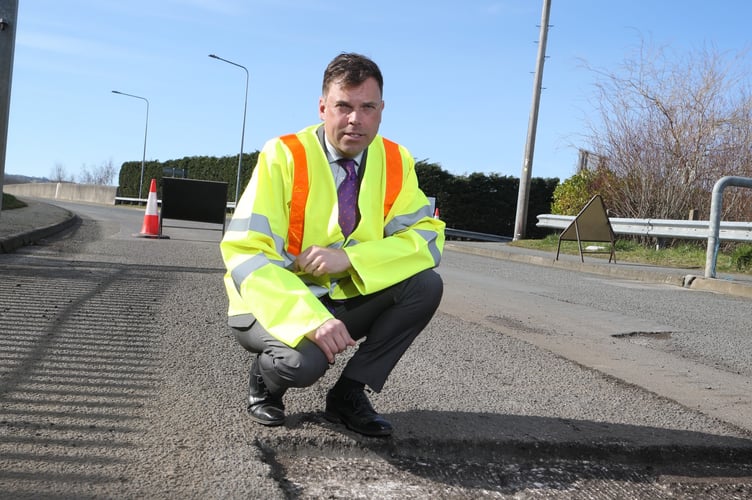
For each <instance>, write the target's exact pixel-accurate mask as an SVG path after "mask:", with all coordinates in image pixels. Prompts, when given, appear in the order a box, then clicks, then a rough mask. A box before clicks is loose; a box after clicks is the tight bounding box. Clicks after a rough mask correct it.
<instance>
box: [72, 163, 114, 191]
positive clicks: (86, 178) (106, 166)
mask: <svg viewBox="0 0 752 500" xmlns="http://www.w3.org/2000/svg"><path fill="white" fill-rule="evenodd" d="M116 173H117V172H116V170H115V167H114V166H113V164H112V160H108V161H106V162H104V163H102V164H101V165H100V166H98V167H92V168H89V167H87V166H86V165H84V166H82V167H81V173H80V174H79V175H78V182H80V183H81V184H96V185H98V186H109V185H111V184H112V182H113V181H114V180H115V174H116Z"/></svg>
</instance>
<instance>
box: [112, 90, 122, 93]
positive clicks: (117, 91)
mask: <svg viewBox="0 0 752 500" xmlns="http://www.w3.org/2000/svg"><path fill="white" fill-rule="evenodd" d="M112 93H113V94H122V92H120V91H119V90H113V91H112Z"/></svg>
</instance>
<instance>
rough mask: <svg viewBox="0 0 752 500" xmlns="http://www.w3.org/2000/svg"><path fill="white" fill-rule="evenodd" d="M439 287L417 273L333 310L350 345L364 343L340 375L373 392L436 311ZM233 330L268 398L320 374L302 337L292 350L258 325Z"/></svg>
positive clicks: (317, 355) (320, 362) (432, 276)
mask: <svg viewBox="0 0 752 500" xmlns="http://www.w3.org/2000/svg"><path fill="white" fill-rule="evenodd" d="M443 291H444V283H443V281H442V280H441V276H439V275H438V274H437V273H436V272H435V271H434V270H432V269H429V270H426V271H422V272H420V273H418V274H416V275H414V276H412V277H410V278H408V279H406V280H405V281H402V282H400V283H397V284H396V285H394V286H391V287H389V288H387V289H385V290H382V291H381V292H377V293H374V294H371V295H364V296H360V297H355V298H352V299H348V300H346V301H344V303H341V304H336V305H334V316H335V317H336V318H338V319H340V320H342V322H343V323H345V325H346V326H347V330H348V331H349V332H350V336H351V337H352V338H353V339H354V340H356V341H357V340H360V339H364V340H363V341H362V342H360V343H359V344H358V346H357V350H356V352H355V353H354V354H353V355H352V357H351V358H350V360H349V361H348V363H347V365H346V366H345V368H344V370H343V372H342V376H343V377H347V378H349V379H352V380H355V381H358V382H361V383H363V384H366V385H368V386H369V387H370V388H371V389H373V390H374V391H376V392H379V391H381V389H382V388H383V387H384V383H385V382H386V379H387V377H389V374H390V373H391V371H392V369H393V368H394V366H395V365H396V364H397V362H398V361H399V360H400V358H401V357H402V355H403V354H404V353H405V351H407V348H408V347H410V344H412V342H413V340H415V338H416V337H417V336H418V334H419V333H420V332H421V331H422V330H423V329H424V328H425V327H426V325H427V324H428V322H429V321H430V320H431V318H432V317H433V315H434V313H435V312H436V309H437V308H438V307H439V302H440V301H441V295H442V293H443ZM233 330H234V331H235V338H236V339H237V341H238V343H239V344H240V345H242V346H243V347H244V348H245V349H247V350H248V351H250V352H253V353H260V356H259V358H258V362H259V370H260V372H261V375H262V376H263V377H264V383H265V384H266V386H267V388H268V389H269V391H270V392H271V393H272V394H283V393H284V391H285V390H286V389H287V388H289V387H308V386H309V385H311V384H313V383H314V382H316V381H317V380H318V379H319V378H321V376H323V375H324V373H326V370H327V369H328V368H329V362H328V360H327V359H326V356H324V353H323V352H322V351H321V349H319V348H318V346H316V344H314V343H313V342H312V341H310V340H308V339H307V338H304V339H303V340H301V341H300V343H299V344H298V345H297V346H296V347H294V348H292V347H290V346H288V345H286V344H284V343H283V342H281V341H279V340H277V339H275V338H274V337H272V336H271V335H269V333H268V332H267V331H266V330H265V329H264V328H263V327H262V326H261V325H260V324H259V323H258V322H254V323H253V324H252V325H251V326H250V327H249V328H245V329H238V328H233Z"/></svg>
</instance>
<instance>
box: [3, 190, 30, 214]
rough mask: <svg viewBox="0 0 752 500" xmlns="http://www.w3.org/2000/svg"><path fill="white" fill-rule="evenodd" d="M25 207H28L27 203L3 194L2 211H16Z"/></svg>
mask: <svg viewBox="0 0 752 500" xmlns="http://www.w3.org/2000/svg"><path fill="white" fill-rule="evenodd" d="M25 206H27V205H26V203H24V202H22V201H21V200H19V199H18V198H16V197H15V196H13V195H11V194H7V193H3V205H2V209H3V210H11V209H14V208H23V207H25Z"/></svg>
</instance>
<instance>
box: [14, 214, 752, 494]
mask: <svg viewBox="0 0 752 500" xmlns="http://www.w3.org/2000/svg"><path fill="white" fill-rule="evenodd" d="M56 204H57V203H56ZM61 205H64V206H66V207H68V208H70V209H72V210H74V211H75V212H76V213H78V214H79V215H80V216H81V217H82V222H81V224H80V225H78V226H77V227H75V228H74V229H73V230H72V231H69V232H66V233H64V234H61V235H59V236H57V237H55V238H51V239H49V240H47V241H45V242H42V243H41V244H39V245H36V246H33V247H27V248H23V249H20V250H18V251H17V252H15V253H13V254H5V255H0V497H2V498H34V499H44V498H77V499H79V498H181V499H185V498H201V499H203V498H265V499H266V498H348V499H349V498H432V499H433V498H651V499H652V498H724V499H725V498H752V412H750V404H751V403H750V395H751V394H752V391H750V380H752V368H751V365H750V357H751V356H752V345H751V343H752V339H751V338H750V324H752V308H750V301H749V300H747V299H740V298H735V297H730V296H725V295H720V294H712V293H707V292H698V291H691V290H686V289H682V288H678V287H672V286H667V285H658V284H656V285H653V284H647V283H644V282H632V281H626V280H616V279H613V278H603V277H599V276H595V275H589V274H585V273H578V272H572V271H567V270H563V269H552V268H544V267H537V266H531V265H525V264H519V263H513V262H508V261H503V260H497V259H490V258H486V257H479V256H476V255H469V254H465V253H461V252H456V251H447V252H446V253H445V257H444V260H443V261H442V264H441V266H440V268H439V269H438V270H439V272H440V273H441V275H442V277H443V278H444V282H445V295H444V299H443V301H442V305H441V307H440V310H439V312H438V314H437V315H436V317H435V318H434V320H433V321H432V322H431V324H430V325H429V326H428V328H427V329H426V331H425V332H424V333H423V334H422V335H421V336H420V337H419V338H418V340H417V341H416V343H415V344H414V346H413V348H412V349H411V350H410V351H408V353H407V355H406V356H405V357H404V358H403V360H402V361H401V363H400V364H399V365H398V366H397V368H396V369H395V371H394V372H393V374H392V377H391V378H390V380H389V381H388V382H387V386H386V387H385V390H384V391H383V392H382V393H380V394H373V395H372V401H373V402H374V405H375V407H376V408H377V409H378V410H379V411H380V412H382V413H383V414H384V415H385V416H386V417H387V418H389V419H390V420H391V421H392V423H393V424H394V425H395V427H396V431H395V435H394V436H393V437H392V438H389V439H375V438H365V437H362V436H359V435H357V434H353V433H351V432H349V431H346V430H344V429H343V428H341V427H339V426H335V425H332V424H330V423H328V422H327V421H326V420H325V419H324V418H323V416H322V411H323V399H324V395H325V394H326V391H327V389H328V388H329V386H330V385H331V384H332V383H333V382H334V381H335V380H336V378H337V376H338V374H339V369H341V366H342V364H343V363H342V362H341V361H340V362H338V363H336V365H335V366H334V367H333V368H332V369H331V370H330V372H329V373H328V374H327V375H326V376H325V377H324V378H323V379H322V380H321V381H320V382H319V383H317V384H316V385H314V386H313V387H311V388H308V389H306V390H292V391H290V392H289V393H288V396H287V397H286V404H287V410H288V421H287V423H286V425H285V426H284V427H281V428H274V429H268V428H263V427H260V426H257V425H255V424H254V423H252V422H251V421H250V420H249V419H248V418H247V415H246V413H245V408H244V399H245V397H246V391H247V375H248V374H247V371H248V363H249V356H248V354H247V353H245V352H244V351H243V350H242V349H240V348H239V347H238V346H237V345H236V344H235V341H234V339H233V338H232V336H231V335H230V332H229V330H228V328H227V327H226V326H225V323H226V305H227V304H226V298H225V295H224V290H223V287H222V283H221V277H222V274H223V268H222V262H221V259H220V255H219V250H218V241H219V238H220V235H221V232H219V231H217V230H216V229H217V228H216V226H211V225H200V227H202V228H203V229H195V228H194V229H187V228H183V227H180V228H172V227H171V228H169V229H168V230H166V233H167V234H169V235H170V239H162V240H152V239H144V238H138V237H135V236H134V234H135V233H137V232H138V230H139V228H140V226H141V220H142V216H143V212H142V211H140V210H137V209H132V208H123V207H99V206H93V205H83V204H61ZM188 225H191V224H188Z"/></svg>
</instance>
